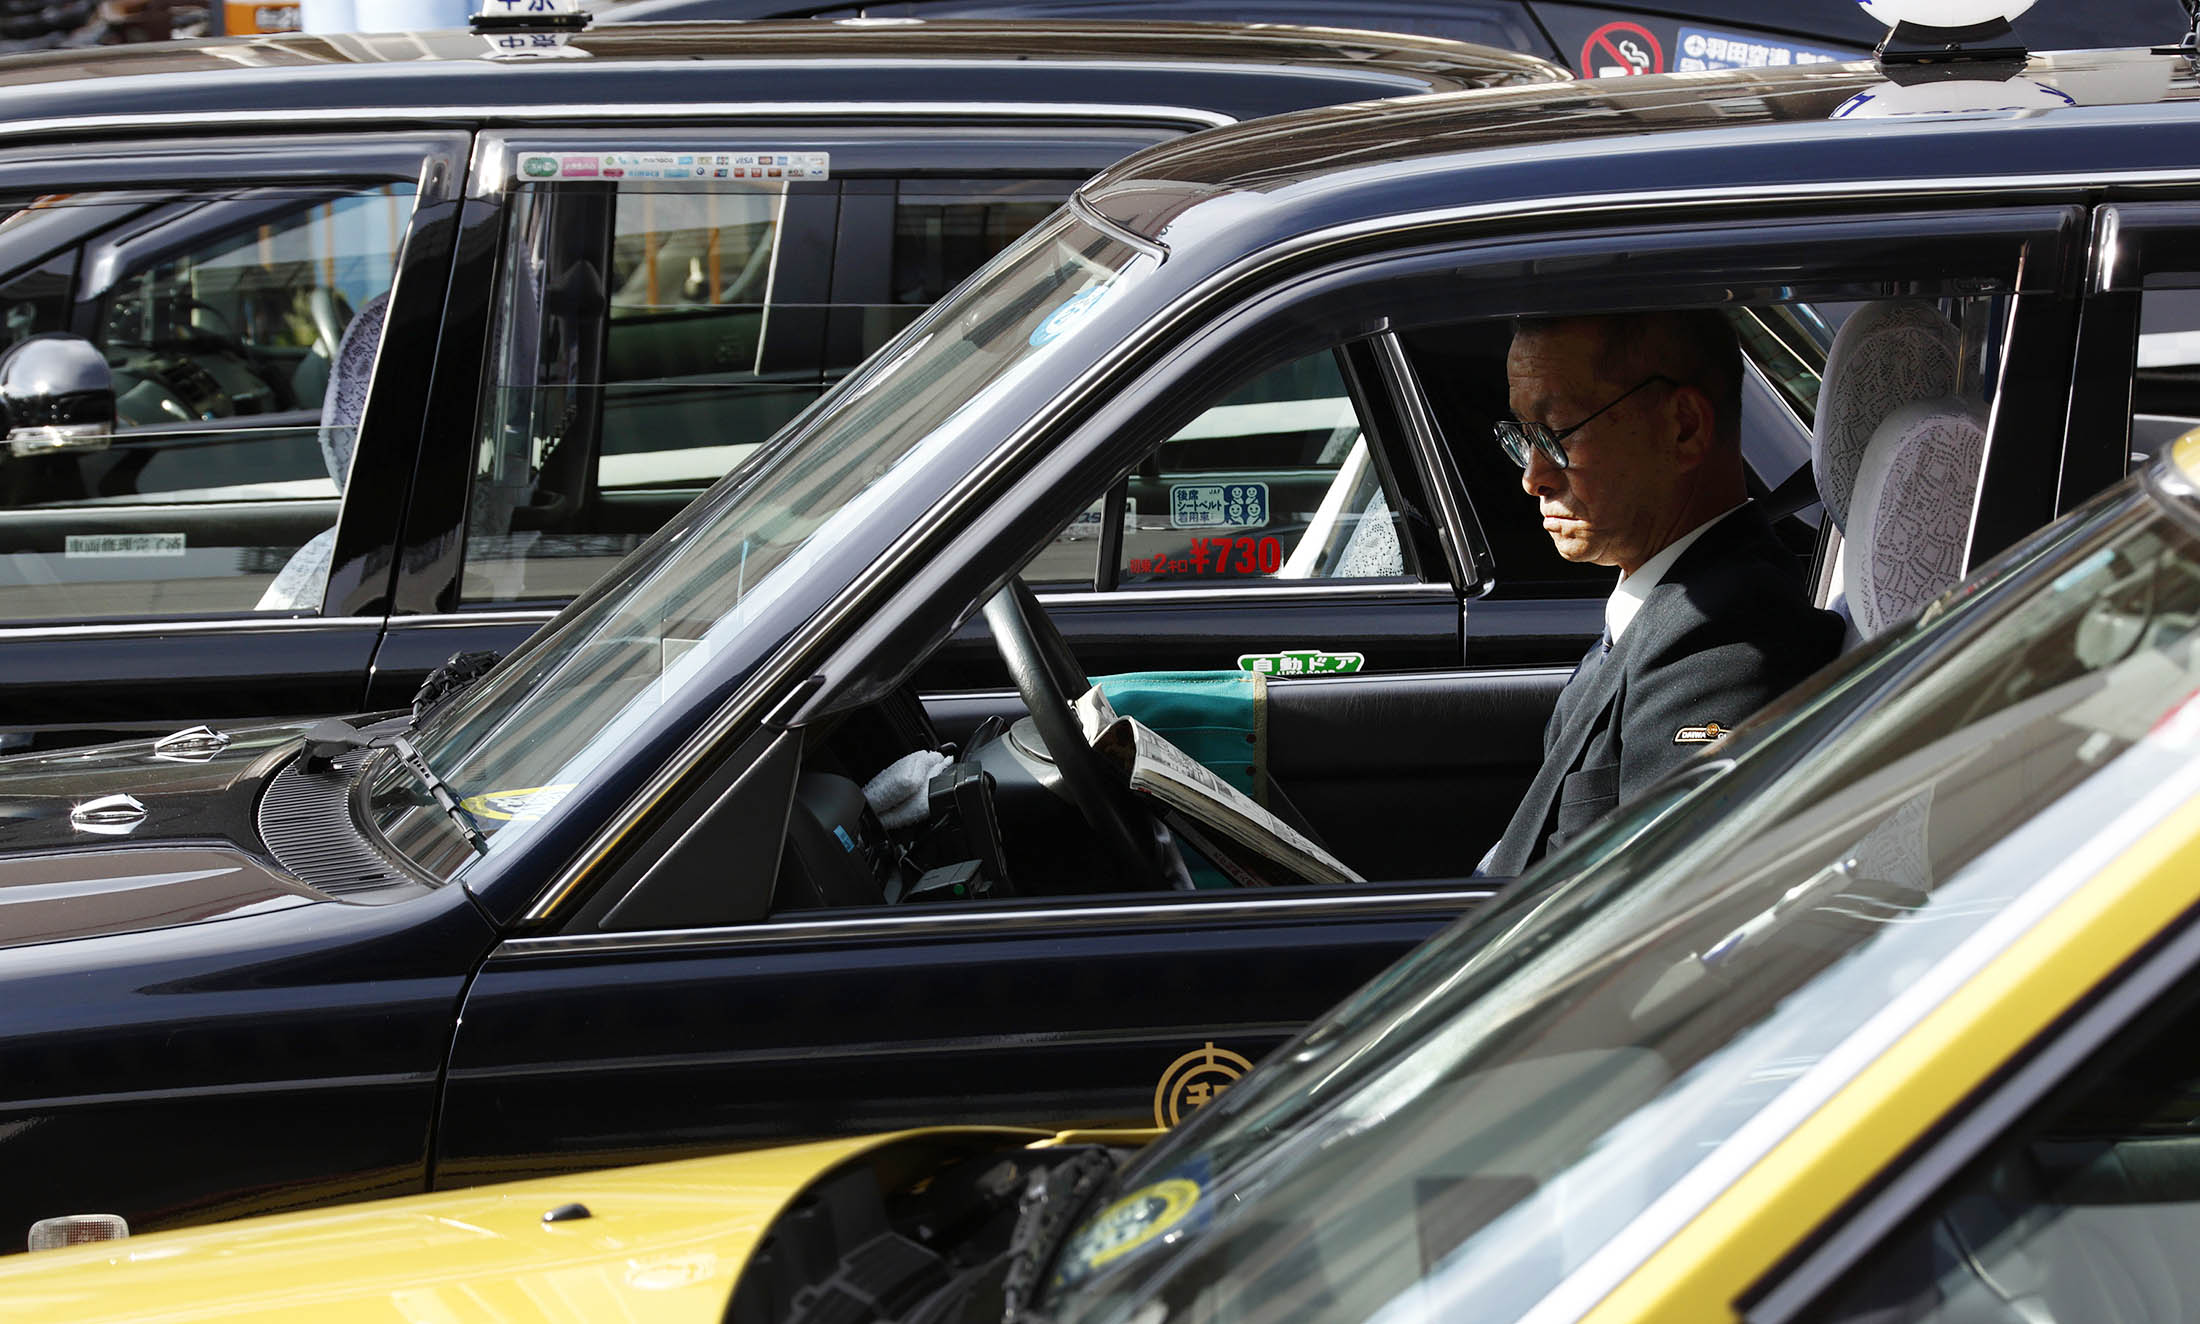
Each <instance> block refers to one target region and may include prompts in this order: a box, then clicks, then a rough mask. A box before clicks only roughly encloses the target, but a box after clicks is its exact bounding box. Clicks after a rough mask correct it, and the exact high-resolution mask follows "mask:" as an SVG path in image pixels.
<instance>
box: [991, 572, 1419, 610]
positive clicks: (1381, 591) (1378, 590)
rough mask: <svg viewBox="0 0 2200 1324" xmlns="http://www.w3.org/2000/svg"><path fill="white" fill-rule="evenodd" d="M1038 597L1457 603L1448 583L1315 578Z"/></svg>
mask: <svg viewBox="0 0 2200 1324" xmlns="http://www.w3.org/2000/svg"><path fill="white" fill-rule="evenodd" d="M1033 591H1034V592H1036V593H1037V594H1038V595H1039V602H1040V604H1041V605H1042V606H1051V605H1054V604H1057V603H1059V604H1060V605H1062V606H1065V607H1091V606H1115V605H1120V604H1122V603H1124V602H1215V603H1223V602H1242V601H1244V600H1246V599H1248V598H1250V599H1252V600H1254V601H1256V602H1259V601H1273V600H1276V599H1281V598H1308V597H1312V598H1372V597H1400V598H1442V599H1445V600H1450V601H1456V600H1457V599H1458V597H1459V594H1458V591H1457V590H1455V589H1454V588H1452V586H1451V585H1449V584H1432V583H1429V582H1428V581H1426V580H1398V581H1396V582H1394V583H1382V582H1358V583H1346V584H1338V583H1330V582H1326V581H1323V580H1316V579H1294V580H1286V581H1284V582H1283V583H1270V584H1246V585H1244V586H1243V587H1240V588H1230V587H1226V586H1224V585H1220V584H1218V585H1215V586H1213V587H1210V588H1146V587H1143V586H1140V585H1125V586H1123V587H1120V588H1111V589H1091V588H1076V589H1062V590H1059V591H1057V592H1053V593H1049V592H1048V591H1047V590H1045V589H1044V588H1035V589H1034V590H1033Z"/></svg>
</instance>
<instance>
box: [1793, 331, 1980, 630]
mask: <svg viewBox="0 0 2200 1324" xmlns="http://www.w3.org/2000/svg"><path fill="white" fill-rule="evenodd" d="M1958 344H1959V336H1958V333H1957V331H1956V328H1955V326H1954V324H1953V323H1951V322H1949V320H1948V319H1947V318H1946V317H1945V316H1943V315H1942V314H1941V312H1940V310H1939V309H1938V308H1935V307H1933V306H1932V305H1931V304H1930V303H1925V302H1920V301H1918V300H1915V299H1887V300H1883V301H1881V302H1878V303H1870V304H1866V305H1864V306H1863V307H1862V308H1859V309H1857V310H1856V312H1855V313H1853V314H1852V315H1851V316H1850V317H1849V319H1848V320H1847V321H1846V322H1843V323H1842V324H1841V330H1840V331H1839V332H1838V333H1837V334H1836V335H1835V336H1834V338H1833V348H1832V349H1831V350H1830V351H1829V352H1828V353H1827V355H1826V372H1825V378H1824V383H1825V384H1824V387H1823V388H1822V389H1821V391H1820V392H1819V397H1818V417H1817V420H1816V422H1815V423H1814V424H1813V426H1812V428H1811V446H1810V466H1811V472H1812V473H1813V474H1814V475H1815V476H1816V477H1817V480H1818V496H1819V499H1821V500H1823V501H1824V502H1825V503H1826V512H1827V513H1828V514H1830V515H1832V516H1833V522H1834V524H1835V525H1837V526H1838V527H1839V528H1840V529H1841V531H1842V532H1843V533H1844V534H1847V535H1849V536H1854V535H1853V533H1852V532H1851V530H1850V529H1849V511H1850V508H1851V506H1852V504H1853V498H1854V493H1855V490H1856V482H1857V468H1858V466H1859V465H1860V464H1862V462H1863V459H1864V451H1865V448H1866V447H1867V446H1868V445H1869V444H1870V443H1871V440H1872V437H1873V434H1874V433H1876V432H1877V431H1878V430H1879V427H1880V424H1882V423H1883V422H1885V421H1886V419H1887V416H1888V415H1889V414H1891V413H1893V412H1894V411H1895V410H1896V409H1898V408H1900V407H1901V406H1903V405H1907V404H1911V403H1913V402H1916V401H1920V400H1941V399H1944V398H1946V397H1949V396H1953V395H1954V394H1955V393H1956V378H1957V368H1958V360H1959V350H1958ZM1966 490H1968V489H1966ZM1867 633H1868V631H1867Z"/></svg>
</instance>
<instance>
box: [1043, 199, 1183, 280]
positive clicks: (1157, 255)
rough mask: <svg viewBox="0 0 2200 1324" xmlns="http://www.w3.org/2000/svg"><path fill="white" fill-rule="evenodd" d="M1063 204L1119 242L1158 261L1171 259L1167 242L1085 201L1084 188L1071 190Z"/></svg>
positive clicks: (1079, 218) (1081, 218)
mask: <svg viewBox="0 0 2200 1324" xmlns="http://www.w3.org/2000/svg"><path fill="white" fill-rule="evenodd" d="M1063 205H1064V206H1066V207H1068V208H1069V209H1070V210H1071V211H1073V212H1075V213H1077V219H1078V220H1081V221H1083V222H1084V223H1085V224H1087V225H1089V226H1091V227H1092V228H1093V229H1095V230H1098V231H1099V232H1100V233H1102V234H1104V235H1106V236H1108V237H1109V238H1111V239H1113V240H1115V241H1116V242H1117V243H1120V244H1124V245H1126V246H1128V247H1131V248H1135V249H1137V250H1138V251H1139V252H1141V253H1144V254H1145V255H1146V256H1147V257H1150V258H1152V259H1153V260H1154V261H1155V262H1156V263H1161V262H1167V261H1168V260H1169V246H1168V245H1167V244H1164V243H1162V242H1161V241H1160V240H1158V239H1148V238H1147V237H1146V236H1144V235H1142V234H1140V233H1138V232H1137V231H1136V230H1133V229H1131V228H1130V227H1129V226H1127V225H1125V224H1123V223H1122V222H1121V221H1118V220H1116V219H1115V218H1114V217H1113V216H1108V215H1105V214H1103V213H1102V212H1101V211H1100V209H1099V208H1097V207H1094V206H1093V205H1092V204H1091V203H1089V202H1087V201H1085V194H1084V190H1083V189H1072V190H1070V195H1069V198H1068V199H1067V200H1066V201H1065V202H1064V203H1063Z"/></svg>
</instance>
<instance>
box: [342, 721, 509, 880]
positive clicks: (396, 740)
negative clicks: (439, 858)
mask: <svg viewBox="0 0 2200 1324" xmlns="http://www.w3.org/2000/svg"><path fill="white" fill-rule="evenodd" d="M409 729H411V723H410V719H409V718H408V719H406V720H404V721H402V722H396V721H393V722H378V723H376V724H375V725H374V726H370V727H368V728H367V729H366V730H364V731H362V730H360V729H359V728H358V727H356V726H353V725H352V724H351V723H349V722H347V721H345V720H344V719H343V718H341V717H328V718H323V719H322V720H321V721H319V722H316V723H314V725H313V729H312V730H310V731H308V732H306V749H305V770H306V771H307V772H318V771H320V770H322V769H324V768H326V767H328V766H330V765H331V764H333V763H334V762H335V761H336V760H337V759H339V758H341V757H343V756H344V755H345V754H348V753H350V752H351V751H352V750H355V749H386V750H388V751H390V752H391V753H392V754H395V755H396V756H397V761H398V762H399V763H401V764H403V765H404V766H405V769H406V771H408V772H410V773H412V775H413V776H415V777H418V778H419V779H420V782H421V784H422V785H423V786H426V787H427V788H428V794H429V795H430V796H432V797H433V798H434V800H435V803H436V807H437V808H439V809H441V810H442V811H443V816H444V817H445V818H448V819H450V820H451V823H452V824H453V825H454V826H456V827H457V828H458V834H459V835H460V836H462V837H464V838H465V839H466V844H467V845H469V846H471V847H473V848H474V854H476V855H487V854H488V853H489V838H488V837H486V836H484V835H482V831H481V828H480V826H479V825H478V824H476V823H475V822H474V816H473V815H472V814H470V813H468V812H467V811H466V806H464V805H462V804H460V803H459V802H458V797H457V796H456V795H454V794H453V793H452V792H451V788H450V786H449V784H448V783H446V782H445V781H444V780H443V779H442V778H441V777H438V776H437V775H436V772H435V769H434V768H431V767H429V766H428V760H427V759H426V758H424V757H422V755H421V753H420V751H419V750H417V749H415V748H413V743H412V741H410V740H407V739H406V738H405V732H406V731H407V730H409Z"/></svg>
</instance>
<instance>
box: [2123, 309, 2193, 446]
mask: <svg viewBox="0 0 2200 1324" xmlns="http://www.w3.org/2000/svg"><path fill="white" fill-rule="evenodd" d="M2137 369H2138V370H2137V372H2136V374H2135V375H2134V377H2133V379H2132V392H2131V450H2132V459H2133V461H2134V462H2137V461H2139V460H2142V459H2144V458H2145V457H2147V456H2151V455H2153V454H2154V453H2155V452H2157V451H2159V450H2161V449H2162V447H2163V446H2164V445H2166V444H2168V443H2169V442H2171V441H2174V440H2176V439H2177V437H2178V436H2180V435H2181V434H2183V433H2184V432H2186V431H2188V430H2190V429H2191V428H2194V427H2200V290H2175V289H2169V290H2148V291H2147V292H2146V293H2145V294H2144V295H2142V296H2141V297H2140V301H2139V357H2138V364H2137Z"/></svg>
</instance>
